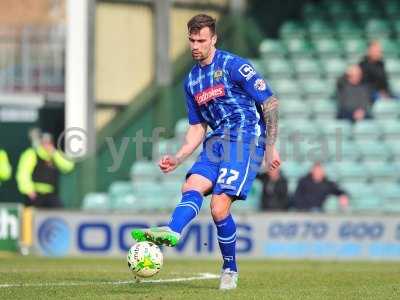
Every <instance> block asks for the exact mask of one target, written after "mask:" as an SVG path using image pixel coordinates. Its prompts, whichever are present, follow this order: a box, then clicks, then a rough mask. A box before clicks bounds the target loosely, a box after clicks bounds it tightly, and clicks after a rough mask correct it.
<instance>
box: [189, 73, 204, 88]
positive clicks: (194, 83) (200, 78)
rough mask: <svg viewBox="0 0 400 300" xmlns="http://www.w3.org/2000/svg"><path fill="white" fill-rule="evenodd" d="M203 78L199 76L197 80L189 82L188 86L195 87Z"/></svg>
mask: <svg viewBox="0 0 400 300" xmlns="http://www.w3.org/2000/svg"><path fill="white" fill-rule="evenodd" d="M204 78H205V76H204V75H201V76H200V77H199V78H197V79H196V80H192V81H189V86H196V85H198V84H200V82H201V81H202V80H203V79H204Z"/></svg>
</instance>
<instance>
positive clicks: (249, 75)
mask: <svg viewBox="0 0 400 300" xmlns="http://www.w3.org/2000/svg"><path fill="white" fill-rule="evenodd" d="M230 76H231V79H232V80H233V81H234V82H236V83H237V84H239V85H240V86H241V87H242V88H243V90H244V91H245V92H246V93H248V94H249V95H250V96H251V98H253V99H254V100H255V101H256V102H258V103H263V102H264V101H265V100H266V99H268V98H269V97H270V96H272V95H273V92H272V90H271V88H270V87H269V85H268V84H267V82H266V81H265V80H264V78H262V76H260V74H259V73H257V72H256V70H255V69H254V67H253V66H252V65H251V64H250V62H248V61H247V60H245V59H242V58H239V57H237V58H235V59H234V60H233V61H232V63H231V65H230Z"/></svg>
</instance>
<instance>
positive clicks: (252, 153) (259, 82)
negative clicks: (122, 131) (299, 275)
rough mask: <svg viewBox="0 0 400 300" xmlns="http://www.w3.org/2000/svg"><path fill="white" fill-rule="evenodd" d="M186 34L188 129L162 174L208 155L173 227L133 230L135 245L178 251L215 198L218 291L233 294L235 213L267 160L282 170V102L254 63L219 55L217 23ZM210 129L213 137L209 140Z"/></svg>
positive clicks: (185, 190)
mask: <svg viewBox="0 0 400 300" xmlns="http://www.w3.org/2000/svg"><path fill="white" fill-rule="evenodd" d="M187 27H188V34H189V44H190V49H191V52H192V57H193V59H194V60H195V61H196V62H197V63H196V64H195V65H194V67H193V68H192V70H191V71H190V72H189V74H188V76H187V78H186V80H185V82H184V90H185V95H186V106H187V111H188V119H189V124H190V126H189V128H188V130H187V133H186V136H185V142H184V144H183V146H182V147H181V148H180V150H179V151H178V152H177V153H176V154H175V155H165V156H164V157H162V158H161V160H160V162H159V167H160V169H161V170H162V172H164V173H169V172H172V171H173V170H175V169H176V168H177V167H178V166H179V165H180V164H181V163H182V162H183V161H184V160H185V159H186V158H187V157H189V156H190V155H191V154H192V153H193V152H194V151H195V149H196V148H197V147H198V146H199V145H200V144H201V143H203V150H202V152H201V153H200V155H199V157H198V159H197V161H196V162H195V163H194V165H193V166H192V168H191V169H190V170H189V171H188V173H187V175H186V181H185V183H184V184H183V187H182V200H181V202H180V203H179V204H178V205H177V207H176V208H175V210H174V212H173V214H172V217H171V220H170V222H169V224H168V226H165V227H155V228H149V229H134V230H133V231H132V237H133V238H134V239H135V240H136V241H145V240H147V241H152V242H155V243H156V244H159V245H166V246H172V247H173V246H175V245H176V244H177V243H178V242H179V239H180V234H181V232H182V230H183V228H184V227H185V226H186V225H187V224H188V223H189V222H190V221H191V220H193V219H194V218H195V217H196V216H197V214H198V213H199V211H200V208H201V205H202V202H203V196H204V195H208V194H212V198H211V204H210V206H211V214H212V217H213V220H214V222H215V225H216V228H217V235H218V242H219V246H220V250H221V254H222V258H223V266H222V275H221V282H220V289H223V290H225V289H234V288H236V286H237V280H238V270H237V266H236V256H235V246H236V225H235V222H234V220H233V218H232V215H231V213H230V207H231V205H232V203H233V202H234V201H235V200H245V199H246V196H247V193H248V191H249V190H250V187H251V185H252V183H253V181H254V179H255V177H256V175H257V172H258V170H259V168H260V166H261V164H262V162H263V159H264V157H265V163H266V166H267V168H269V169H276V168H278V167H279V165H280V158H279V154H278V152H277V151H276V149H275V146H274V145H275V141H276V139H277V133H278V131H277V129H278V99H277V98H276V97H275V96H274V94H273V93H272V91H271V90H270V88H269V87H268V85H267V84H266V82H265V81H264V79H263V78H261V77H260V75H259V74H258V73H257V72H256V71H255V70H254V68H253V67H252V66H251V64H250V63H249V62H248V61H246V60H244V59H242V58H240V57H238V56H236V55H234V54H231V53H229V52H226V51H222V50H219V49H216V48H215V44H216V42H217V35H216V29H215V27H216V26H215V20H214V19H213V18H212V17H210V16H208V15H204V14H201V15H197V16H194V17H193V18H192V19H191V20H189V22H188V23H187ZM207 126H210V127H211V129H212V131H211V132H210V133H209V134H207ZM206 134H207V136H206ZM265 152H266V153H265ZM264 153H265V154H266V155H265V156H264Z"/></svg>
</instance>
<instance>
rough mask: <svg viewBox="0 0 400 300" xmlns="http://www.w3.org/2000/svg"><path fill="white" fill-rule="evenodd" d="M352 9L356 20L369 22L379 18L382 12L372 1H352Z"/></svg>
mask: <svg viewBox="0 0 400 300" xmlns="http://www.w3.org/2000/svg"><path fill="white" fill-rule="evenodd" d="M353 9H354V12H355V14H356V16H358V18H359V19H360V20H361V21H362V20H369V19H371V18H380V17H382V11H381V10H380V8H379V7H378V6H377V5H375V3H374V2H372V1H366V0H364V1H363V0H361V1H354V2H353Z"/></svg>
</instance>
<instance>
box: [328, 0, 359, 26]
mask: <svg viewBox="0 0 400 300" xmlns="http://www.w3.org/2000/svg"><path fill="white" fill-rule="evenodd" d="M324 10H325V11H327V13H328V14H329V15H330V17H331V19H333V20H335V21H341V19H348V18H351V17H352V11H351V9H349V7H348V5H346V4H345V3H343V1H325V2H324Z"/></svg>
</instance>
